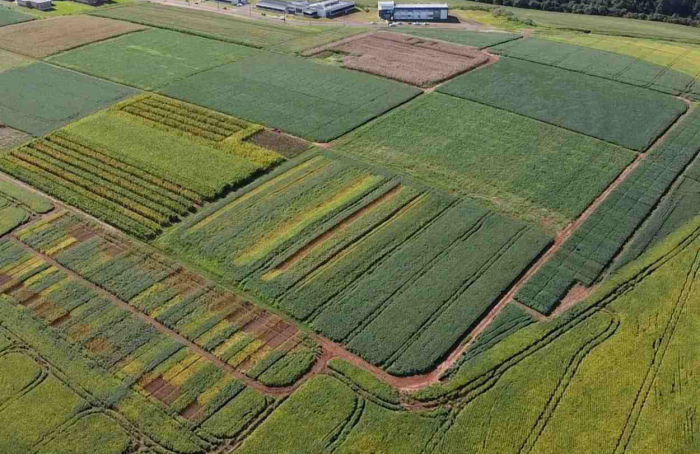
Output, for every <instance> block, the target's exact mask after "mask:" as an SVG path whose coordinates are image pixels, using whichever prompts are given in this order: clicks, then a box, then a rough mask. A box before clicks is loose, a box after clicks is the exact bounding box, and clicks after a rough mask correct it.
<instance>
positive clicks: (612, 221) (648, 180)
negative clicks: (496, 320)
mask: <svg viewBox="0 0 700 454" xmlns="http://www.w3.org/2000/svg"><path fill="white" fill-rule="evenodd" d="M698 151H700V110H698V109H697V108H694V109H693V110H692V112H690V113H689V114H688V115H687V116H686V117H685V118H683V120H682V121H681V122H680V123H679V124H678V125H677V126H676V127H675V128H674V129H672V130H671V131H670V132H669V134H668V135H667V137H665V138H664V140H663V141H662V142H661V143H659V144H658V146H656V147H655V148H653V149H652V150H651V151H649V152H648V153H647V154H648V156H647V157H646V159H644V160H643V161H642V162H641V163H640V164H639V165H638V166H637V167H636V168H635V169H634V170H633V171H632V173H631V174H630V175H629V176H628V177H627V178H626V179H625V180H624V181H623V182H622V184H621V185H620V186H619V187H618V188H617V189H615V190H614V191H613V192H612V193H611V194H610V196H608V197H607V198H606V199H605V200H604V201H603V203H602V204H601V205H600V207H598V209H596V210H595V211H594V212H593V214H592V215H591V216H590V217H589V218H588V219H586V221H585V222H584V223H583V224H582V225H581V227H579V228H578V230H577V231H576V232H575V233H574V235H573V236H571V237H570V238H569V239H568V240H567V241H566V242H565V243H564V244H563V246H562V248H561V249H560V250H559V251H558V252H557V253H555V254H554V256H553V257H552V258H551V259H550V260H549V261H548V262H547V263H546V264H545V265H544V267H543V268H542V269H540V270H539V271H538V272H537V274H535V276H534V277H533V278H532V279H531V280H530V281H528V283H527V284H526V285H525V287H524V288H523V289H522V290H521V291H520V293H518V295H517V297H516V298H517V299H518V301H520V302H521V303H523V304H526V305H528V306H530V307H532V308H533V309H536V310H538V311H540V312H544V313H549V312H551V311H552V310H553V309H554V308H555V307H556V305H557V304H558V303H559V301H561V299H562V298H563V297H564V295H565V294H566V292H567V291H568V290H569V289H570V288H571V287H572V286H573V285H574V284H575V283H576V282H580V283H582V284H583V285H585V286H590V285H592V284H593V283H595V282H596V281H598V280H599V278H600V277H601V275H602V273H603V271H605V269H606V268H607V267H608V266H609V264H610V262H611V261H612V260H613V259H614V258H615V256H616V255H617V254H618V253H619V252H620V250H621V248H622V247H623V246H624V245H625V243H626V242H627V240H628V239H629V238H630V237H631V236H632V235H633V234H634V233H635V231H636V230H637V228H638V227H639V226H640V225H641V224H642V222H644V220H645V219H646V218H647V217H648V216H649V214H650V213H652V211H653V210H654V209H655V208H656V207H657V205H658V204H659V202H660V201H661V199H662V197H663V196H664V195H665V194H666V193H667V192H668V191H669V189H670V188H671V187H672V185H673V184H674V182H675V181H676V180H677V179H678V177H679V176H680V175H681V174H682V172H683V171H684V170H685V168H686V167H687V166H688V164H689V163H690V162H691V161H692V160H693V159H694V158H695V157H696V156H697V154H698ZM680 194H681V193H679V194H678V195H675V196H672V197H671V198H670V200H674V199H677V197H679V196H680ZM667 203H673V202H672V201H671V202H669V200H667V201H665V202H664V203H663V204H662V206H661V207H660V208H659V209H657V211H656V213H664V212H665V210H666V209H667ZM693 209H694V205H692V204H691V210H693ZM659 210H662V211H659ZM691 212H692V211H691ZM666 213H667V212H666ZM660 216H663V218H661V219H659V218H655V220H652V221H651V222H652V223H654V224H657V225H658V223H659V222H661V221H662V220H663V219H665V218H667V217H668V215H665V216H664V215H663V214H661V215H660ZM690 216H693V215H692V214H690V213H689V214H687V215H683V216H681V218H680V220H677V221H673V220H670V222H675V226H679V225H680V224H681V223H682V222H683V221H685V220H687V219H688V218H689V217H690ZM648 235H649V232H648V231H646V232H643V233H641V237H639V238H637V239H635V243H636V242H637V241H641V238H644V237H645V236H648ZM638 247H639V246H638V245H637V246H632V248H633V249H635V250H636V251H637V252H636V255H639V253H640V252H641V251H640V250H639V249H638ZM627 260H629V259H627Z"/></svg>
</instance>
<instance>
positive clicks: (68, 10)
mask: <svg viewBox="0 0 700 454" xmlns="http://www.w3.org/2000/svg"><path fill="white" fill-rule="evenodd" d="M134 1H135V0H110V1H109V2H105V3H104V4H102V5H98V6H93V5H87V4H85V3H78V2H75V1H72V0H57V1H54V2H53V8H52V9H50V10H48V11H41V10H38V9H33V8H24V7H19V6H13V8H16V9H19V10H22V12H26V13H27V14H31V15H32V16H36V17H39V18H47V17H56V16H70V15H73V14H83V13H86V12H92V11H96V10H98V11H99V10H102V9H108V8H111V7H114V6H115V5H127V4H130V3H134Z"/></svg>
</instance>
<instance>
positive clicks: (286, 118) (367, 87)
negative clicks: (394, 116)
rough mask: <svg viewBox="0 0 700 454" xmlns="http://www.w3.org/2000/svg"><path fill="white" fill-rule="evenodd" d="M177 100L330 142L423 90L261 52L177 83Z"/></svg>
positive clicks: (171, 91)
mask: <svg viewBox="0 0 700 454" xmlns="http://www.w3.org/2000/svg"><path fill="white" fill-rule="evenodd" d="M163 92H164V94H166V95H168V96H171V97H173V98H178V99H182V100H184V101H187V102H191V103H194V104H198V105H201V106H204V107H208V108H210V109H214V110H217V111H219V112H224V113H227V114H229V115H233V116H235V117H240V118H244V119H246V120H249V121H252V122H255V123H261V124H264V125H267V126H270V127H275V128H280V129H282V130H284V131H285V132H288V133H290V134H294V135H297V136H300V137H303V138H305V139H309V140H313V141H316V142H329V141H331V140H333V139H335V138H337V137H339V136H341V135H343V134H345V133H347V132H349V131H351V130H352V129H355V128H356V127H358V126H360V125H361V124H363V123H365V122H367V121H369V120H371V119H373V118H375V117H377V116H379V115H381V114H382V113H384V112H386V111H387V110H389V109H391V108H393V107H396V106H397V105H399V104H402V103H404V102H406V101H408V100H409V99H411V98H413V97H415V96H417V95H418V94H420V93H421V91H420V90H418V89H417V88H414V87H409V86H407V85H403V84H400V83H398V82H394V81H389V80H384V79H382V78H379V77H375V76H371V75H367V74H361V73H358V72H353V71H348V70H346V69H342V68H337V67H333V66H330V65H321V64H316V63H313V62H310V61H306V60H304V59H301V58H297V57H289V56H281V55H273V54H261V55H259V56H256V57H252V58H247V59H245V60H244V61H241V62H236V63H231V64H229V65H225V66H221V67H219V68H215V69H212V70H210V71H205V72H202V73H199V74H196V75H194V76H192V77H188V78H187V79H184V80H181V81H178V82H175V83H173V84H171V85H170V86H168V87H167V88H165V89H164V90H163Z"/></svg>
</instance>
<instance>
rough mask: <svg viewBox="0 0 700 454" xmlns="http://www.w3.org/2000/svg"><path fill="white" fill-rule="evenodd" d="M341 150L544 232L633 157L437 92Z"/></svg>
mask: <svg viewBox="0 0 700 454" xmlns="http://www.w3.org/2000/svg"><path fill="white" fill-rule="evenodd" d="M340 151H341V152H343V153H351V154H353V155H356V156H359V157H361V158H362V159H365V160H369V161H371V162H373V163H375V164H376V165H382V166H385V167H389V168H391V169H393V170H395V171H397V172H400V173H408V174H409V175H411V176H412V177H414V178H416V179H418V180H421V181H423V182H425V183H426V184H429V185H431V186H434V187H439V188H443V189H445V190H449V191H455V192H456V193H458V194H462V195H464V196H467V197H471V198H474V199H477V200H479V201H481V202H482V203H485V204H487V205H489V206H491V207H492V208H493V209H495V210H497V211H500V212H503V213H505V214H507V215H509V216H512V217H516V218H519V219H522V220H525V221H527V222H530V223H536V224H540V225H542V226H543V227H544V228H545V229H547V230H548V231H550V232H554V231H557V230H559V229H560V228H563V227H564V226H565V225H566V224H567V223H568V222H569V221H571V220H572V219H574V218H575V217H576V216H578V215H579V214H580V213H581V212H582V211H583V210H584V209H585V208H586V207H587V206H588V205H589V204H590V203H591V202H592V201H593V200H594V199H595V197H596V196H597V195H598V194H599V193H600V192H601V191H602V190H603V189H604V188H605V187H606V186H607V185H608V184H610V182H611V181H612V180H614V179H615V177H616V176H617V175H618V174H619V173H620V172H621V171H622V170H623V169H624V168H625V167H626V166H627V165H628V164H629V163H630V162H632V160H633V159H634V153H632V152H631V151H629V150H626V149H624V148H620V147H616V146H613V145H611V144H608V143H605V142H602V141H599V140H596V139H592V138H590V137H585V136H583V135H581V134H577V133H574V132H571V131H566V130H563V129H561V128H557V127H554V126H551V125H548V124H545V123H542V122H539V121H535V120H532V119H529V118H526V117H522V116H520V115H515V114H511V113H508V112H503V111H501V110H498V109H494V108H492V107H488V106H484V105H481V104H477V103H474V102H471V101H466V100H462V99H457V98H454V97H449V96H445V95H442V94H430V95H428V96H423V97H421V98H419V99H416V100H414V101H412V102H410V103H408V104H407V105H405V106H402V107H400V108H398V109H396V110H394V111H392V112H391V113H389V114H388V115H386V116H384V117H382V118H381V119H379V120H378V121H376V122H374V123H373V124H371V125H369V126H366V127H364V128H362V129H360V130H358V131H357V132H356V133H353V134H351V135H349V136H348V137H347V138H344V139H343V140H342V144H341V146H340ZM552 162H556V163H557V165H556V167H555V168H553V167H552Z"/></svg>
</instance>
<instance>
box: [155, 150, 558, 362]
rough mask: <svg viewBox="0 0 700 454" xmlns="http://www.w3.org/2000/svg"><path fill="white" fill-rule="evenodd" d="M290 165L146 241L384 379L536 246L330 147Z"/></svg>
mask: <svg viewBox="0 0 700 454" xmlns="http://www.w3.org/2000/svg"><path fill="white" fill-rule="evenodd" d="M292 164H293V163H292V162H290V163H288V164H286V165H285V166H283V167H282V168H280V169H279V170H278V171H276V172H275V173H273V174H271V175H270V176H269V177H267V178H266V179H265V180H264V181H263V180H261V181H260V182H259V183H257V184H254V185H251V186H248V187H247V188H246V189H245V190H243V191H240V192H239V193H237V194H235V196H232V197H231V198H229V199H227V200H226V201H225V202H222V203H221V204H219V205H218V206H216V207H215V208H212V209H211V210H208V211H207V212H204V213H202V214H201V215H200V216H197V217H195V218H193V219H191V220H189V221H187V222H186V223H185V224H183V225H182V226H180V227H178V228H177V229H175V230H173V231H171V232H170V233H168V234H167V235H166V236H164V237H162V238H161V239H160V240H159V242H158V245H159V246H160V247H163V248H165V249H167V250H168V251H170V252H172V253H174V254H176V255H179V256H180V257H182V258H184V259H186V260H188V261H192V262H195V263H197V264H199V265H200V266H202V267H204V268H206V269H207V270H209V271H211V272H213V273H215V274H217V275H219V276H221V277H222V278H224V279H226V280H229V281H231V282H235V283H239V284H240V283H242V282H244V283H245V287H246V288H247V289H248V290H250V291H252V292H255V293H256V294H258V295H260V296H261V297H263V298H264V299H265V300H266V301H269V302H270V303H272V304H276V305H277V306H278V307H280V308H281V309H282V310H284V311H285V312H286V313H288V314H290V315H291V316H293V317H295V318H297V319H299V320H302V321H304V322H306V323H307V324H309V325H310V326H311V327H313V328H314V329H315V330H316V331H317V332H319V333H321V334H323V335H324V336H327V337H329V338H330V339H332V340H334V341H338V342H343V343H344V344H346V345H347V346H348V347H349V348H350V349H352V350H353V351H355V352H356V353H358V354H359V355H361V356H363V357H364V358H365V359H367V360H368V361H370V362H372V363H373V364H376V365H380V366H382V367H385V368H386V369H388V370H389V371H390V372H392V373H395V374H398V375H410V374H413V373H420V372H424V371H426V370H429V369H430V368H431V367H433V366H434V364H435V363H436V362H437V361H438V360H439V359H440V358H441V357H443V355H444V354H445V353H446V352H447V351H448V350H449V349H450V348H452V346H454V345H455V344H456V343H457V342H458V341H459V340H460V339H461V338H462V337H463V336H464V335H465V334H466V333H467V332H468V330H469V328H470V327H471V326H472V325H473V324H474V323H475V322H476V321H477V320H478V319H479V318H480V317H481V316H482V315H483V314H484V313H485V312H486V311H487V310H488V309H489V308H490V307H491V306H492V305H493V304H495V302H496V301H497V300H498V298H499V297H500V295H501V294H502V293H503V292H504V291H505V290H506V289H507V288H508V287H509V286H510V285H511V283H512V282H513V281H514V280H515V279H516V277H517V276H518V275H519V274H520V273H521V272H522V270H523V269H524V268H526V267H527V266H528V265H529V263H530V262H531V261H532V260H533V259H534V258H535V257H536V256H537V255H538V254H539V253H540V252H541V251H542V250H543V248H545V247H546V245H547V244H548V243H549V241H550V239H549V238H548V237H547V236H546V235H544V234H543V233H541V232H540V231H539V230H538V229H534V228H531V227H528V226H526V225H525V224H523V223H520V222H517V221H513V220H511V219H508V218H506V217H504V216H500V215H498V214H495V213H494V212H491V211H489V210H487V209H486V208H483V207H481V206H478V205H477V204H475V203H472V202H470V201H462V202H459V201H458V200H456V199H455V198H453V197H451V196H449V195H446V194H443V193H437V192H434V191H432V190H429V189H426V188H425V187H422V186H420V185H418V184H415V183H412V182H410V181H406V180H404V179H402V178H398V177H395V176H393V175H391V174H385V173H384V172H380V171H378V170H376V169H372V168H369V167H365V166H363V165H360V164H357V163H355V162H353V161H350V160H346V158H342V157H340V156H337V155H335V154H333V153H330V152H324V153H323V154H320V155H316V156H308V157H306V158H305V159H303V160H299V161H298V162H297V165H292Z"/></svg>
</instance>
